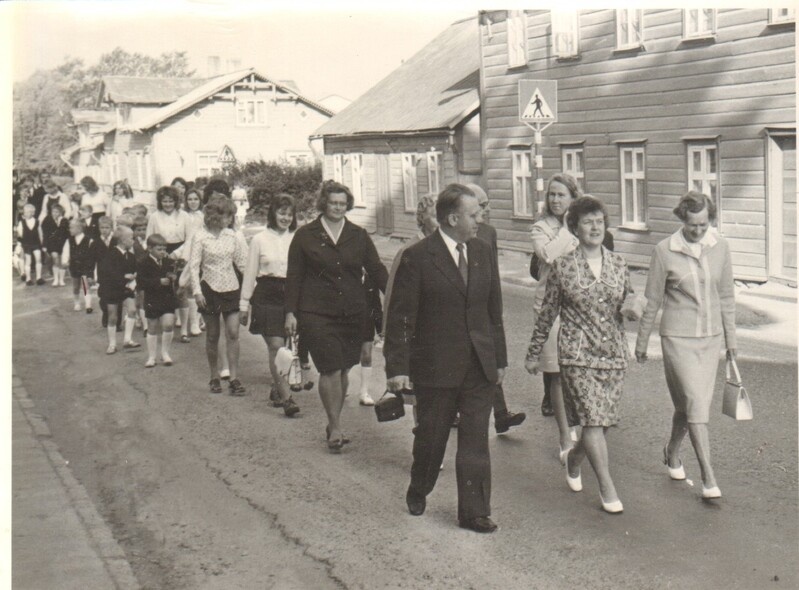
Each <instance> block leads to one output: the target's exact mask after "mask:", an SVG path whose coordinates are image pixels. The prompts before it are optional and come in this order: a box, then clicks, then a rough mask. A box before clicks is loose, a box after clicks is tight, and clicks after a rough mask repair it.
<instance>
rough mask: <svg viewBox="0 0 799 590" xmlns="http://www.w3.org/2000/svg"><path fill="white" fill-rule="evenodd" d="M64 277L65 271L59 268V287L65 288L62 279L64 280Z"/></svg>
mask: <svg viewBox="0 0 799 590" xmlns="http://www.w3.org/2000/svg"><path fill="white" fill-rule="evenodd" d="M66 276H67V269H66V268H59V269H58V284H59V285H61V286H62V287H65V286H66V283H65V282H64V279H65V278H66Z"/></svg>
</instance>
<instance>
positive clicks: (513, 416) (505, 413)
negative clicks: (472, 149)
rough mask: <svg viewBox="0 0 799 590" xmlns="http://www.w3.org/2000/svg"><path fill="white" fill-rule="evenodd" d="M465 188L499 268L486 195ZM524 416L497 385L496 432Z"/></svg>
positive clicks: (476, 187) (481, 235) (473, 186)
mask: <svg viewBox="0 0 799 590" xmlns="http://www.w3.org/2000/svg"><path fill="white" fill-rule="evenodd" d="M466 188H468V189H470V190H471V191H472V192H473V193H474V196H476V197H477V202H478V203H479V205H480V221H479V222H478V224H477V238H478V239H480V240H483V241H484V242H486V243H487V244H488V245H489V246H491V252H492V253H493V254H494V265H495V266H496V267H497V268H499V251H498V248H497V230H495V229H494V228H493V227H492V226H491V225H490V224H489V219H490V215H491V205H490V204H489V202H488V195H487V194H486V192H485V191H484V190H483V189H482V187H481V186H480V185H478V184H467V185H466ZM525 418H527V414H525V413H524V412H511V411H510V410H508V404H507V403H506V402H505V392H504V390H503V389H502V385H497V390H496V393H495V395H494V428H495V429H496V431H497V434H504V433H505V432H507V431H508V430H510V428H511V426H518V425H519V424H521V423H522V422H524V420H525Z"/></svg>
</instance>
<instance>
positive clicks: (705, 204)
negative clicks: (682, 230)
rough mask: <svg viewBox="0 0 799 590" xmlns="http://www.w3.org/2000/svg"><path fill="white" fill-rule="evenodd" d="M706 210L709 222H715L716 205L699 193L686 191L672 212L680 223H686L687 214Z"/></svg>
mask: <svg viewBox="0 0 799 590" xmlns="http://www.w3.org/2000/svg"><path fill="white" fill-rule="evenodd" d="M705 209H707V218H708V220H709V221H716V212H717V209H716V203H714V202H713V199H711V198H710V197H708V196H707V195H706V194H704V193H700V192H699V191H688V192H687V193H685V194H684V195H683V196H682V198H681V199H680V202H679V203H678V204H677V206H676V207H675V208H674V210H673V212H674V214H675V215H676V216H677V219H679V220H680V221H682V222H685V221H688V214H689V213H700V212H701V211H703V210H705Z"/></svg>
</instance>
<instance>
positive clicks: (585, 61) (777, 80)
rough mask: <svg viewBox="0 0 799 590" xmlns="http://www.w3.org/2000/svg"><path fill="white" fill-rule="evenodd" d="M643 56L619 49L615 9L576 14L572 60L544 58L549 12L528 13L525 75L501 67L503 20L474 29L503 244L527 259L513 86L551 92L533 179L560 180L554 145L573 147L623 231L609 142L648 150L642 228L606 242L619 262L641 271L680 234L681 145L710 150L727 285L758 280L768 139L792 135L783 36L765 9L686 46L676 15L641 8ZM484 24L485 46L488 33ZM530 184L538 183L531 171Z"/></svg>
mask: <svg viewBox="0 0 799 590" xmlns="http://www.w3.org/2000/svg"><path fill="white" fill-rule="evenodd" d="M643 14H644V17H643V18H644V45H645V50H641V51H616V49H615V43H616V25H615V16H616V15H615V11H614V10H583V11H580V56H579V58H577V59H574V60H557V59H555V58H554V57H553V55H552V49H551V46H552V39H551V19H550V13H549V11H528V12H527V48H528V52H527V56H528V63H527V66H526V67H521V68H510V69H509V68H508V65H507V63H508V52H507V33H506V23H505V13H504V12H503V11H495V12H489V13H487V14H486V16H485V17H484V18H483V22H482V23H481V27H480V40H481V52H482V64H483V67H482V71H481V74H482V85H483V88H484V92H483V96H482V105H481V114H482V117H483V125H484V130H485V131H484V137H483V149H484V154H485V161H486V170H485V172H484V173H485V178H486V183H487V188H488V190H489V191H490V192H489V194H490V195H491V198H492V223H494V225H495V226H496V227H497V230H498V235H499V238H500V241H501V243H500V245H501V246H505V247H510V248H515V249H523V250H527V251H529V250H530V242H529V228H530V225H531V222H530V221H529V220H521V219H514V218H513V215H512V205H511V204H512V187H511V154H510V150H509V146H511V145H514V144H515V145H529V144H530V142H531V141H532V132H531V131H530V130H529V129H528V128H527V127H526V126H524V125H522V124H521V123H520V122H519V120H518V97H517V88H518V81H519V80H520V79H546V80H557V81H558V111H559V113H558V114H559V119H558V122H557V123H555V124H553V125H552V126H550V127H549V128H548V129H547V130H545V131H544V133H543V141H544V143H543V145H542V146H541V152H540V153H542V154H543V159H544V176H545V177H546V176H549V175H550V174H552V173H554V172H556V171H559V170H560V167H561V160H560V157H561V153H560V145H561V144H565V143H583V148H584V161H585V168H586V171H585V182H586V185H587V188H588V190H589V191H590V192H591V194H594V195H596V196H598V197H600V198H601V199H602V200H603V201H604V202H605V203H606V204H607V206H608V209H609V212H610V215H611V225H612V226H618V225H619V223H620V219H621V203H620V180H619V146H618V144H617V143H616V142H620V141H634V140H645V141H646V144H645V145H646V180H647V185H646V188H647V194H648V211H647V219H648V227H647V230H648V231H645V232H633V231H627V230H624V229H621V228H616V229H615V230H614V232H615V235H616V247H617V249H618V251H620V252H622V253H624V254H625V255H626V256H627V258H628V261H630V262H631V263H633V264H636V265H642V266H646V265H647V264H648V262H649V256H650V254H651V250H652V247H653V246H654V244H656V243H657V242H658V241H660V240H661V239H663V238H665V237H666V236H667V235H668V234H670V233H671V232H673V231H674V230H675V229H676V228H677V227H678V222H677V221H676V219H674V216H673V214H672V212H671V209H672V208H673V207H674V206H675V205H676V203H677V201H678V200H679V197H680V196H681V195H682V194H683V193H684V192H685V191H686V190H687V188H688V187H687V182H688V172H687V155H686V152H687V150H686V138H689V137H694V138H700V137H702V138H705V139H707V140H709V141H717V142H718V146H719V159H720V168H719V169H720V179H721V196H722V202H721V216H720V227H721V230H722V232H723V233H724V235H725V237H726V238H727V239H728V240H729V242H730V245H731V248H732V250H733V261H734V264H735V271H736V275H737V276H739V277H741V278H750V279H765V278H766V276H767V275H766V268H767V252H766V236H767V232H768V217H767V213H766V192H765V191H766V162H765V146H764V141H763V133H764V131H765V129H766V128H767V127H772V126H783V127H784V126H789V127H790V126H795V109H796V96H795V78H796V75H795V69H796V60H795V45H796V36H795V31H794V27H793V26H787V27H786V26H778V27H773V26H769V25H768V10H766V9H751V10H732V9H728V10H719V11H717V18H716V35H715V40H712V41H707V42H697V41H690V42H687V41H685V40H683V38H682V34H683V17H682V10H678V9H669V10H644V11H643ZM488 19H490V20H491V25H490V32H491V35H490V36H489V34H488V33H489V25H488V24H487V20H488ZM534 174H535V172H534Z"/></svg>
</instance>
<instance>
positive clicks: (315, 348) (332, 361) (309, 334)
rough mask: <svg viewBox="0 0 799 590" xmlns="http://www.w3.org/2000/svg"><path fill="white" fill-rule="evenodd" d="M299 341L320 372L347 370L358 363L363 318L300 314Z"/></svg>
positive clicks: (356, 316) (357, 316)
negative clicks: (306, 349) (308, 352)
mask: <svg viewBox="0 0 799 590" xmlns="http://www.w3.org/2000/svg"><path fill="white" fill-rule="evenodd" d="M297 320H298V322H299V331H300V340H301V341H302V342H304V344H305V346H307V347H308V350H309V351H310V353H311V357H312V358H313V362H314V364H315V365H316V369H317V370H318V371H319V372H320V373H330V372H333V371H339V370H347V369H350V368H351V367H353V366H355V365H357V364H358V363H359V362H360V360H361V343H362V341H363V338H362V336H363V326H364V318H363V315H362V314H358V315H352V316H326V315H320V314H316V313H309V312H305V311H301V312H299V317H298V318H297Z"/></svg>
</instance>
